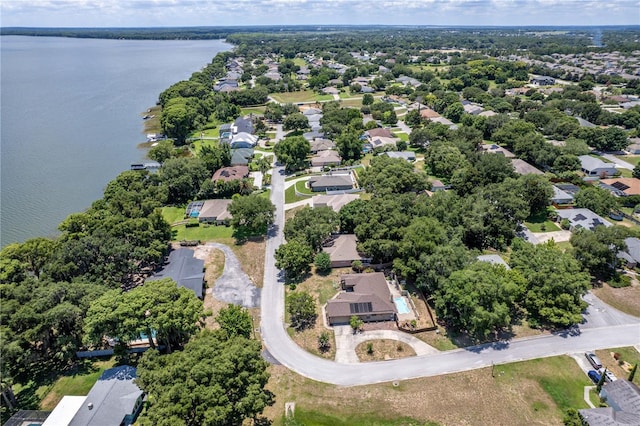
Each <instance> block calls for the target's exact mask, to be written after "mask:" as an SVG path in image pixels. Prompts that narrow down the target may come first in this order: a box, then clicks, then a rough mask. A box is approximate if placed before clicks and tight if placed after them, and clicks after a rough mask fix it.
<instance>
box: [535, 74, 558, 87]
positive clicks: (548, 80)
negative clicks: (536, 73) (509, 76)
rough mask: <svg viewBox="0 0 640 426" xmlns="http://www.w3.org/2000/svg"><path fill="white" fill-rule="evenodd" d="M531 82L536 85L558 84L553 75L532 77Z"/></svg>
mask: <svg viewBox="0 0 640 426" xmlns="http://www.w3.org/2000/svg"><path fill="white" fill-rule="evenodd" d="M530 83H531V84H532V85H534V86H552V85H554V84H556V79H555V78H553V77H545V76H540V77H535V78H532V79H531V81H530Z"/></svg>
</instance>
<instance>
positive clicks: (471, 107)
mask: <svg viewBox="0 0 640 426" xmlns="http://www.w3.org/2000/svg"><path fill="white" fill-rule="evenodd" d="M463 108H464V112H466V113H467V114H471V115H479V114H480V113H481V112H482V111H484V108H482V107H481V106H480V105H476V104H472V103H466V104H463Z"/></svg>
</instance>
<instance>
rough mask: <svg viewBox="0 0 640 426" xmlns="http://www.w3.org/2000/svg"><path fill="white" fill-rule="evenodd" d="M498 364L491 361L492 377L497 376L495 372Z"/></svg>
mask: <svg viewBox="0 0 640 426" xmlns="http://www.w3.org/2000/svg"><path fill="white" fill-rule="evenodd" d="M495 367H496V365H495V364H494V363H493V361H491V377H493V378H495V377H496V375H495V373H494V371H495Z"/></svg>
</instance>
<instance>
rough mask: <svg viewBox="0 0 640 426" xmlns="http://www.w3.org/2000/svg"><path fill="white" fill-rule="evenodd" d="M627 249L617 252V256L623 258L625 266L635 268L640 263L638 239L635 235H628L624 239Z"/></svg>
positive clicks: (639, 241) (639, 243)
mask: <svg viewBox="0 0 640 426" xmlns="http://www.w3.org/2000/svg"><path fill="white" fill-rule="evenodd" d="M624 242H625V244H626V245H627V249H626V250H624V251H620V252H618V255H617V256H618V258H619V259H623V260H624V261H625V262H626V264H627V268H635V267H636V266H637V265H638V264H640V240H639V239H638V238H635V237H629V238H625V239H624Z"/></svg>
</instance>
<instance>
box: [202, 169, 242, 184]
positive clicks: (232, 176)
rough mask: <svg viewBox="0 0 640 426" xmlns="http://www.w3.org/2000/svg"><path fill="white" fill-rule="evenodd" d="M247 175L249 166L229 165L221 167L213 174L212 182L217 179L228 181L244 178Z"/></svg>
mask: <svg viewBox="0 0 640 426" xmlns="http://www.w3.org/2000/svg"><path fill="white" fill-rule="evenodd" d="M248 176H249V167H247V166H231V167H222V168H220V169H218V170H216V172H215V173H214V174H213V177H212V178H211V181H212V182H217V181H219V180H221V181H224V182H229V181H230V180H239V179H244V178H246V177H248Z"/></svg>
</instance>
